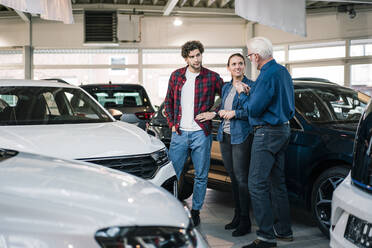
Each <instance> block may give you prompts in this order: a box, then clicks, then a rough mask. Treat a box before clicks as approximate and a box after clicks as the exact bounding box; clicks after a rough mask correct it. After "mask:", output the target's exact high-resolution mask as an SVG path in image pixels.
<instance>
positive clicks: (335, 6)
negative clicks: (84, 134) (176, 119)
mask: <svg viewBox="0 0 372 248" xmlns="http://www.w3.org/2000/svg"><path fill="white" fill-rule="evenodd" d="M71 2H72V8H73V11H74V13H79V12H82V11H84V10H117V11H119V12H122V13H126V12H128V13H142V14H144V15H154V16H168V15H171V16H199V17H200V16H201V17H205V16H208V17H209V16H236V15H235V11H234V8H235V5H234V4H235V1H234V0H71ZM366 8H368V9H372V0H335V1H313V0H306V11H307V13H317V12H329V11H333V12H337V11H338V12H348V11H350V9H355V10H358V9H366ZM12 15H14V16H17V13H16V12H14V11H13V10H12V9H9V8H7V7H4V6H2V5H0V17H6V16H12Z"/></svg>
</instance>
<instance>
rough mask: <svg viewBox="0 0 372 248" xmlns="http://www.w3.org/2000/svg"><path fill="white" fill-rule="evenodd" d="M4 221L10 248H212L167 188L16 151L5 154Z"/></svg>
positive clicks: (0, 243) (0, 164) (0, 209)
mask: <svg viewBox="0 0 372 248" xmlns="http://www.w3.org/2000/svg"><path fill="white" fill-rule="evenodd" d="M185 210H186V211H185ZM0 220H1V221H0V247H7V248H14V247H17V248H30V247H34V248H73V247H89V248H100V247H101V248H107V247H125V248H129V247H158V248H166V247H174V248H177V247H179V248H181V247H190V248H206V247H208V244H207V243H206V241H205V239H204V238H203V237H202V236H201V234H200V233H199V232H198V230H197V229H195V228H194V227H193V225H192V223H191V221H190V220H191V219H190V212H189V211H188V210H187V209H185V208H184V207H183V206H182V204H181V203H180V202H179V201H178V200H177V199H175V198H174V197H173V196H172V195H171V194H169V193H168V192H166V191H165V190H163V189H161V188H159V187H156V186H154V185H153V184H151V183H149V182H147V181H145V180H142V179H140V178H138V177H134V176H132V175H129V174H126V173H122V172H119V171H117V170H111V169H108V168H104V167H102V166H98V165H94V164H88V163H82V162H77V161H71V160H70V161H68V160H64V159H56V158H51V157H44V156H40V155H33V154H29V153H21V152H20V153H19V152H17V151H14V150H4V149H0Z"/></svg>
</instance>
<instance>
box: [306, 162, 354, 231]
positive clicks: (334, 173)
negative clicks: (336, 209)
mask: <svg viewBox="0 0 372 248" xmlns="http://www.w3.org/2000/svg"><path fill="white" fill-rule="evenodd" d="M349 171H350V169H349V168H347V167H346V166H339V167H332V168H330V169H328V170H326V171H324V172H323V173H322V174H320V176H319V177H318V178H317V179H316V181H315V183H314V185H313V189H312V193H311V210H312V214H313V216H314V218H315V220H316V222H317V224H318V227H319V229H320V230H321V231H322V233H323V234H324V235H326V236H327V237H329V227H330V225H331V211H332V208H331V204H332V195H333V191H334V190H335V189H336V187H337V186H338V185H339V184H340V183H341V182H342V181H343V180H344V179H345V177H346V176H347V174H348V173H349Z"/></svg>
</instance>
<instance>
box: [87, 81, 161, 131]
mask: <svg viewBox="0 0 372 248" xmlns="http://www.w3.org/2000/svg"><path fill="white" fill-rule="evenodd" d="M81 88H83V89H84V90H85V91H87V92H88V93H89V94H90V95H91V96H93V97H94V98H95V99H96V100H97V101H98V102H99V103H100V104H101V105H102V106H103V107H104V108H106V109H107V110H109V111H110V113H111V114H112V115H113V116H114V118H115V119H118V120H121V121H125V122H128V123H131V124H135V125H137V126H138V127H140V128H142V129H145V128H146V123H148V122H149V121H150V119H151V117H152V116H153V114H154V112H155V110H154V108H153V107H152V104H151V102H150V98H149V97H148V95H147V93H146V90H145V88H143V86H141V85H138V84H112V83H109V84H87V85H82V86H81Z"/></svg>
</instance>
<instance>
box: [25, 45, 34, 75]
mask: <svg viewBox="0 0 372 248" xmlns="http://www.w3.org/2000/svg"><path fill="white" fill-rule="evenodd" d="M32 58H33V48H32V47H31V46H24V47H23V66H24V70H25V72H24V73H25V74H24V76H25V79H33V77H34V75H33V68H32V67H33V62H32V61H33V59H32Z"/></svg>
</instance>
